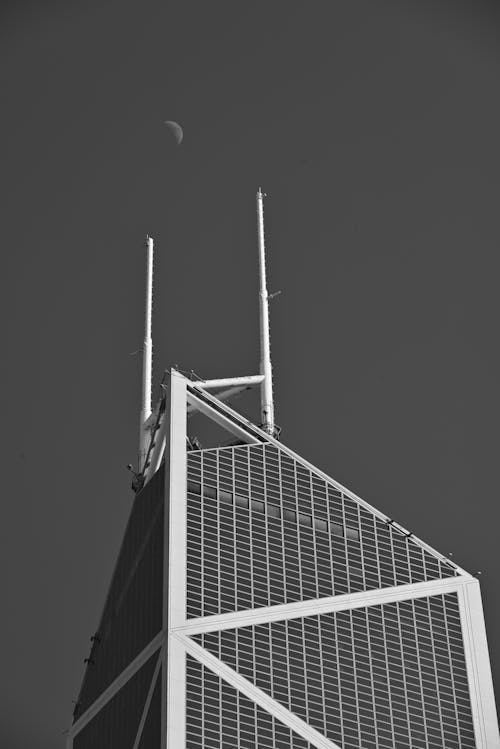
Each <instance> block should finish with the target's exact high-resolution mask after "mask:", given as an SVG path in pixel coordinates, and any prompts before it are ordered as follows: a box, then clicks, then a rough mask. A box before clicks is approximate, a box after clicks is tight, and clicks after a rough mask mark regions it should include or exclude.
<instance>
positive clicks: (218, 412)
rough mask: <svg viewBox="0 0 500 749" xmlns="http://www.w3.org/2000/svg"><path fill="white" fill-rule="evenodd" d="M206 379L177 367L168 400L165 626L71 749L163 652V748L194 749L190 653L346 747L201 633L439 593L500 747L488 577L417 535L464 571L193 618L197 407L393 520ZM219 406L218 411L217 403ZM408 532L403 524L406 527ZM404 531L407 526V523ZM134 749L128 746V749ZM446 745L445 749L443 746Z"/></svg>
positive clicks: (309, 737) (476, 718)
mask: <svg viewBox="0 0 500 749" xmlns="http://www.w3.org/2000/svg"><path fill="white" fill-rule="evenodd" d="M197 388H199V391H201V390H202V385H201V384H200V385H197V384H196V383H193V382H191V381H190V380H188V379H187V378H185V377H184V376H183V375H181V374H180V373H179V372H177V371H175V370H173V371H172V373H171V388H170V396H168V395H167V396H166V401H167V407H166V409H165V412H164V419H163V424H164V425H165V428H164V429H163V433H164V436H163V438H162V439H163V440H164V445H163V452H164V453H165V458H166V470H165V513H164V515H165V541H166V543H165V545H164V546H165V555H164V573H165V576H164V579H165V580H168V585H166V586H164V601H163V612H164V614H163V616H164V618H163V622H164V624H163V629H162V631H161V632H160V633H158V635H157V636H156V637H155V638H154V639H153V640H152V641H151V643H149V645H148V646H147V647H146V648H145V649H144V650H143V651H142V652H141V653H140V654H139V655H138V656H137V657H136V658H135V659H134V661H132V663H131V664H129V665H128V666H127V668H126V669H125V670H124V671H123V672H122V673H121V674H120V675H119V676H118V677H117V678H116V679H115V680H114V681H113V683H112V684H111V685H110V686H109V687H108V688H107V689H106V690H105V691H104V692H103V693H102V694H101V695H100V697H99V698H98V699H97V700H96V701H95V702H94V704H93V705H91V706H90V707H89V708H88V709H87V710H86V712H85V713H84V714H83V715H82V716H81V717H80V718H79V719H78V720H77V721H76V722H75V723H74V724H73V725H72V726H71V728H70V729H69V732H68V739H67V749H72V747H73V739H74V737H75V736H76V734H77V733H78V732H79V731H81V730H82V729H83V728H84V727H85V726H86V725H87V724H88V723H89V722H90V720H92V719H93V718H94V717H95V716H96V714H97V713H98V712H99V710H101V709H102V708H103V707H104V706H105V705H106V704H107V703H108V702H109V700H110V699H111V698H112V697H113V696H114V695H115V694H116V693H117V692H118V691H119V690H120V689H121V688H122V687H123V686H124V684H125V683H126V682H127V681H128V680H129V679H130V678H131V677H132V676H133V675H134V674H135V673H136V672H137V671H138V670H139V669H140V668H141V666H143V665H144V664H145V663H146V662H147V661H148V660H149V658H150V657H151V656H152V655H153V654H154V653H155V652H156V651H159V653H160V655H159V661H158V663H159V662H160V660H161V664H162V670H161V677H162V734H161V737H162V738H161V749H185V746H186V656H187V655H188V654H189V655H190V656H192V657H193V658H195V659H196V660H197V661H198V662H199V663H201V664H203V665H204V666H206V667H207V668H208V669H210V670H211V671H212V672H213V673H214V674H215V675H217V676H219V677H220V678H221V679H223V680H224V681H225V682H227V683H228V684H230V685H231V686H232V687H233V688H234V689H236V690H238V691H239V692H241V693H242V694H244V695H245V696H246V697H247V698H248V699H250V700H251V701H253V702H254V703H255V704H257V705H259V706H260V707H261V708H263V709H264V710H266V711H267V712H268V713H269V714H270V715H273V716H274V717H275V718H276V720H278V721H280V722H281V723H283V724H284V725H286V726H288V728H290V729H291V730H292V731H294V732H295V733H297V734H298V735H300V736H302V737H303V738H304V739H305V740H306V741H308V742H310V744H311V746H313V747H316V748H317V749H340V748H339V747H338V745H337V744H335V743H334V742H332V741H331V740H329V739H327V738H326V737H325V736H323V735H322V734H320V733H319V732H318V731H316V730H315V729H314V728H313V727H312V726H310V725H308V724H307V723H305V722H304V721H303V720H302V719H300V718H299V717H298V716H297V715H295V714H294V713H292V712H291V711H289V710H287V709H286V708H284V707H283V705H281V704H279V703H278V702H277V701H275V700H274V699H272V698H271V697H270V696H269V695H267V694H265V693H264V692H263V691H262V690H260V689H259V688H257V687H256V686H255V685H254V684H252V683H251V682H249V681H248V680H247V679H245V678H244V677H242V676H241V675H240V674H238V673H237V672H236V671H234V670H233V669H232V668H230V667H229V666H227V664H225V663H223V662H222V661H221V660H219V659H218V658H216V657H215V656H214V655H213V654H211V653H209V652H208V651H207V650H206V649H204V648H203V647H201V646H200V645H199V644H198V643H196V642H195V641H194V640H193V639H192V638H193V636H194V635H199V634H203V633H205V632H215V631H222V630H227V629H232V628H236V627H248V626H253V625H257V624H262V623H264V622H276V621H284V620H288V619H294V618H299V617H307V616H318V615H320V614H326V613H331V612H340V611H346V610H349V609H355V608H364V607H369V606H380V605H381V604H387V603H391V602H395V601H408V600H412V599H418V598H422V597H430V596H433V595H443V594H446V593H452V592H455V593H456V594H457V600H458V605H459V611H460V622H461V629H462V637H463V647H464V652H465V660H466V666H467V678H468V684H469V692H470V700H471V708H472V717H473V724H474V732H475V741H476V747H477V749H500V736H499V731H498V722H497V714H496V706H495V698H494V692H493V682H492V675H491V667H490V661H489V656H488V644H487V639H486V630H485V623H484V616H483V608H482V603H481V593H480V587H479V581H478V580H477V579H476V578H474V577H473V576H472V575H470V574H469V573H467V572H466V571H465V570H462V569H461V568H460V567H458V566H457V565H455V564H454V563H453V562H451V561H450V560H447V559H446V558H445V557H443V555H441V554H439V553H438V552H436V551H435V550H434V549H432V548H431V547H430V546H428V545H427V544H425V543H424V542H422V541H420V539H418V538H416V537H415V536H413V535H412V541H414V542H415V543H417V544H419V545H420V546H422V548H425V549H426V550H427V551H430V552H431V553H432V554H433V555H434V556H436V557H438V558H440V559H441V560H445V561H447V563H448V564H450V565H451V566H452V567H453V568H454V570H455V576H454V577H449V578H444V579H439V580H433V581H426V582H419V583H412V584H407V585H397V586H394V587H388V588H379V589H376V590H368V591H363V592H359V593H351V594H344V595H337V596H330V597H324V598H319V599H314V600H305V601H300V602H296V603H290V604H280V605H275V606H267V607H262V608H256V609H250V610H243V611H238V612H232V613H227V614H220V615H211V616H205V617H199V618H197V619H187V615H186V573H187V526H186V517H187V452H186V428H187V417H188V408H189V405H191V407H195V408H199V409H200V410H201V411H202V412H203V413H204V414H206V415H207V416H208V417H209V418H212V419H214V421H216V422H217V423H219V424H222V425H223V426H227V425H228V423H230V424H231V429H230V431H232V432H233V433H234V434H237V435H238V436H240V437H242V436H243V437H244V439H245V441H247V442H248V443H250V444H253V443H256V442H261V443H262V442H265V443H272V444H276V445H277V446H279V448H280V450H284V451H285V452H286V453H287V454H289V455H290V456H292V457H294V458H295V459H298V460H300V461H301V462H302V463H303V465H305V466H308V467H310V468H311V469H312V470H314V471H315V472H316V473H317V475H320V476H322V477H324V478H325V479H326V480H327V481H328V482H330V483H331V484H332V485H333V486H335V487H337V488H339V489H340V490H341V491H342V492H344V493H345V494H346V495H347V496H349V497H351V498H353V499H355V501H357V502H359V503H361V504H362V505H363V506H364V507H365V508H368V509H369V510H370V511H371V512H372V513H373V514H375V515H376V516H377V517H379V518H382V519H384V520H385V521H386V522H392V521H390V519H389V518H387V516H385V515H383V513H381V512H379V511H378V510H376V509H375V508H372V507H371V506H370V505H369V504H368V503H366V502H364V501H363V500H361V499H360V498H359V497H357V496H356V495H355V494H353V492H351V491H349V490H348V489H346V488H344V487H342V486H341V485H340V484H338V482H336V481H334V480H333V479H331V478H330V477H328V476H326V474H324V473H322V472H321V471H318V469H316V468H314V467H313V466H311V465H310V464H308V463H307V462H306V461H304V459H303V458H301V457H299V456H297V455H296V454H295V453H293V452H292V451H291V450H289V449H288V448H286V447H285V446H284V445H282V444H281V443H279V442H277V441H276V440H275V439H273V437H272V436H271V435H269V434H267V433H266V432H265V431H264V430H262V429H259V428H257V427H256V426H255V425H254V424H251V423H250V422H248V420H247V419H245V418H244V417H243V416H241V415H240V414H237V413H236V412H235V411H234V410H233V409H231V408H229V407H228V406H227V405H226V404H223V403H222V402H221V401H218V400H217V399H216V398H214V396H209V402H207V399H206V398H204V399H203V400H200V398H199V397H197V395H196V393H195V391H196V390H197ZM212 406H213V407H212ZM167 431H168V432H169V438H170V439H169V446H168V450H165V441H166V432H167ZM397 527H399V528H401V527H400V526H397ZM401 530H403V532H404V529H401ZM158 663H157V666H156V668H155V672H154V674H153V679H152V684H151V686H150V689H149V691H148V696H147V697H146V704H145V706H144V709H143V711H142V717H141V722H140V725H139V728H138V732H137V736H136V740H135V744H134V747H133V748H132V749H136V747H138V745H139V742H140V737H141V732H142V729H143V727H144V725H145V722H146V717H147V709H148V706H149V703H150V701H151V697H152V694H153V690H154V683H155V680H156V679H157V678H158V668H159V666H158ZM124 749H125V748H124ZM443 749H445V748H443Z"/></svg>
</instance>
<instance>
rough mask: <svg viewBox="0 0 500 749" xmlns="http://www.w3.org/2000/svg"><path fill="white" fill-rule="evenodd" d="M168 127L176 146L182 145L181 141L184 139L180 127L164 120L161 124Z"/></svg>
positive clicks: (176, 123) (172, 121) (171, 121)
mask: <svg viewBox="0 0 500 749" xmlns="http://www.w3.org/2000/svg"><path fill="white" fill-rule="evenodd" d="M163 124H164V125H166V126H167V127H168V129H169V130H170V132H171V133H172V135H173V136H174V138H175V142H176V144H177V145H178V146H180V144H181V143H182V139H183V137H184V133H183V132H182V127H181V126H180V125H179V123H178V122H174V120H165V122H164V123H163Z"/></svg>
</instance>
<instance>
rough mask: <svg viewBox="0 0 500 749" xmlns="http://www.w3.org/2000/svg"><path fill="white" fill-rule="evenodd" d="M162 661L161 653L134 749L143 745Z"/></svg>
mask: <svg viewBox="0 0 500 749" xmlns="http://www.w3.org/2000/svg"><path fill="white" fill-rule="evenodd" d="M161 661H162V653H160V655H159V656H158V660H157V661H156V666H155V670H154V671H153V678H152V679H151V684H150V685H149V690H148V693H147V696H146V702H145V703H144V708H143V711H142V715H141V719H140V721H139V728H138V729H137V735H136V737H135V741H134V746H133V747H132V749H139V744H140V743H141V738H142V732H143V731H144V726H145V724H146V718H147V717H148V712H149V707H150V705H151V700H152V699H153V694H154V691H155V687H156V682H157V680H158V674H159V673H160V668H161Z"/></svg>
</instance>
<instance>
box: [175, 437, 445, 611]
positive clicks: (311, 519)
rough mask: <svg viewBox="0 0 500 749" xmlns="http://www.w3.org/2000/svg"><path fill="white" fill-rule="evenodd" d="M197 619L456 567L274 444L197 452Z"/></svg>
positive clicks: (429, 576)
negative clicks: (434, 554) (443, 560)
mask: <svg viewBox="0 0 500 749" xmlns="http://www.w3.org/2000/svg"><path fill="white" fill-rule="evenodd" d="M187 506H188V593H187V611H188V617H197V616H206V615H209V614H218V613H223V612H229V611H239V610H242V609H246V608H257V607H260V606H268V605H274V604H280V603H291V602H293V601H302V600H307V599H314V598H321V597H325V596H331V595H336V594H342V593H351V592H358V591H363V590H370V589H376V588H383V587H390V586H393V585H403V584H407V583H415V582H422V581H425V580H434V579H438V578H444V577H451V576H453V575H454V574H455V570H454V568H453V567H452V566H451V565H447V564H446V563H444V562H442V561H441V560H440V559H439V558H437V557H435V556H433V555H432V554H431V553H429V552H427V551H426V550H424V549H423V548H422V547H421V546H419V545H418V544H417V543H415V541H413V539H412V538H411V537H408V536H406V535H404V534H403V533H401V532H400V531H398V530H397V529H396V528H395V527H394V526H392V525H390V524H388V523H385V522H384V521H382V520H381V519H379V518H377V517H376V516H375V515H373V514H372V513H370V512H369V511H368V510H367V509H365V508H364V507H363V506H361V505H360V504H359V503H358V502H355V501H354V500H353V499H351V498H350V497H347V496H345V495H344V494H342V493H341V492H340V491H338V490H337V489H336V488H335V487H334V486H333V485H331V484H330V483H329V482H327V481H325V480H324V479H323V478H321V477H319V476H318V475H316V474H315V473H314V472H313V471H311V470H309V469H308V468H306V467H305V466H303V465H302V464H301V463H300V462H299V461H297V460H293V459H292V458H290V457H289V456H288V455H287V454H286V453H285V452H284V451H283V450H280V449H279V448H277V447H275V446H274V445H251V446H248V445H242V446H238V447H232V448H231V447H229V448H217V449H211V450H201V451H196V452H190V453H189V454H188V501H187Z"/></svg>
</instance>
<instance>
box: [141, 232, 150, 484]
mask: <svg viewBox="0 0 500 749" xmlns="http://www.w3.org/2000/svg"><path fill="white" fill-rule="evenodd" d="M146 248H147V266H146V315H145V322H144V346H143V349H142V407H141V423H140V431H139V471H141V470H142V469H143V467H144V461H145V459H146V453H147V449H148V445H147V436H148V430H147V429H146V427H145V422H146V420H147V419H148V418H149V417H150V416H151V372H152V364H153V341H152V338H151V318H152V311H153V238H152V237H149V236H148V237H146Z"/></svg>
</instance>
